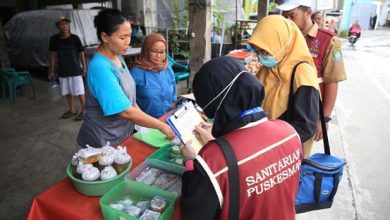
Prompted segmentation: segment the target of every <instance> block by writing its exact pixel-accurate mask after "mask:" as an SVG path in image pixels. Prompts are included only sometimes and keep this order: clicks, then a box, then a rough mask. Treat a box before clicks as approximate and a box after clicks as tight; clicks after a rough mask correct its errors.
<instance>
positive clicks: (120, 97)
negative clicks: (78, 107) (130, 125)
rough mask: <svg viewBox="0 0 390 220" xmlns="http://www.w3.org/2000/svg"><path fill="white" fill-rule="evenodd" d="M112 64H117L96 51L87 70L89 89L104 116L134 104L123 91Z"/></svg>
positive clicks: (119, 111)
mask: <svg viewBox="0 0 390 220" xmlns="http://www.w3.org/2000/svg"><path fill="white" fill-rule="evenodd" d="M112 65H116V64H113V63H112V62H111V61H110V60H109V59H108V58H106V57H105V56H103V55H101V54H99V53H95V54H94V55H93V57H92V60H91V62H90V63H89V65H88V71H87V83H88V87H89V91H90V92H91V95H93V96H94V97H95V98H96V99H97V100H98V102H99V105H100V107H101V109H102V110H103V114H104V116H109V115H114V114H117V113H121V112H123V111H124V110H126V109H128V108H129V107H130V106H131V105H132V103H131V101H130V100H129V98H128V97H127V96H126V94H125V93H124V92H123V90H122V87H121V86H120V80H119V77H118V75H117V74H116V72H115V70H114V67H113V66H112ZM118 68H123V67H118Z"/></svg>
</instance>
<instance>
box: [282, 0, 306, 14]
mask: <svg viewBox="0 0 390 220" xmlns="http://www.w3.org/2000/svg"><path fill="white" fill-rule="evenodd" d="M299 6H306V7H309V8H311V7H312V0H285V1H284V3H283V4H280V5H279V6H278V7H277V8H278V9H279V10H282V11H290V10H293V9H295V8H298V7H299Z"/></svg>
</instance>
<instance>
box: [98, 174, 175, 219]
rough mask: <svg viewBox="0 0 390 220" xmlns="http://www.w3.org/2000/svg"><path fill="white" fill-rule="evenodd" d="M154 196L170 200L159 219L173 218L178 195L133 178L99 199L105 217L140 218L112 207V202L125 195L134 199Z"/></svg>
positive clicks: (149, 198)
mask: <svg viewBox="0 0 390 220" xmlns="http://www.w3.org/2000/svg"><path fill="white" fill-rule="evenodd" d="M154 196H161V197H163V198H165V199H166V200H167V201H168V206H167V207H166V208H165V210H164V211H163V212H162V213H161V215H160V216H159V218H158V219H159V220H168V219H171V217H172V215H173V211H174V207H175V201H176V197H175V195H174V194H172V193H170V192H167V191H164V190H160V189H157V188H155V187H151V186H148V185H145V184H142V183H138V182H136V181H133V180H127V179H126V180H124V181H122V182H121V183H120V184H118V185H117V186H115V187H114V188H112V189H111V190H110V191H108V192H107V193H106V194H105V195H104V196H103V197H102V198H101V199H100V201H99V203H100V207H101V209H102V213H103V218H104V219H110V220H112V219H130V220H132V219H138V218H135V217H133V216H131V215H128V214H127V213H125V212H123V211H119V210H116V209H114V208H111V207H110V204H112V203H114V202H117V201H119V200H121V199H123V198H125V197H130V198H131V199H133V200H140V199H148V200H151V199H152V198H153V197H154Z"/></svg>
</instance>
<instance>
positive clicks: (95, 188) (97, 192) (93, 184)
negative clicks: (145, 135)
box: [66, 161, 133, 196]
mask: <svg viewBox="0 0 390 220" xmlns="http://www.w3.org/2000/svg"><path fill="white" fill-rule="evenodd" d="M132 162H133V161H130V163H129V166H128V167H127V168H126V170H125V171H123V172H122V173H120V174H119V175H117V176H116V177H114V178H111V179H108V180H97V181H85V180H81V179H79V178H76V177H74V176H73V173H72V167H71V165H70V164H68V166H67V167H66V174H67V175H68V177H69V178H70V179H71V180H72V182H73V185H74V186H75V187H76V189H77V191H78V192H79V193H81V194H83V195H86V196H102V195H104V194H105V193H106V192H107V191H108V190H110V189H111V188H112V187H114V186H115V185H117V184H118V183H120V182H121V181H122V180H123V179H124V178H125V175H126V174H128V173H129V171H130V168H131V165H132Z"/></svg>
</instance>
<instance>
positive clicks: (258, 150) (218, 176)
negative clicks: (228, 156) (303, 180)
mask: <svg viewBox="0 0 390 220" xmlns="http://www.w3.org/2000/svg"><path fill="white" fill-rule="evenodd" d="M224 137H225V138H226V140H227V141H228V142H229V143H230V144H231V145H232V147H233V151H234V153H235V155H236V157H237V161H238V165H239V177H240V207H239V208H240V219H284V220H288V219H295V206H294V201H295V197H296V194H297V191H298V184H299V170H300V164H301V161H302V158H303V154H302V147H301V141H300V139H299V136H298V134H297V133H296V131H295V130H294V129H293V128H292V127H291V126H290V125H289V124H287V123H286V122H284V121H281V120H275V121H268V120H267V121H265V122H262V123H261V124H259V125H256V126H254V127H250V128H245V129H240V130H235V131H233V132H231V133H229V134H227V135H225V136H224ZM199 156H200V157H201V159H198V161H199V163H200V164H201V165H202V167H203V168H204V169H205V170H206V173H207V174H208V176H209V177H210V180H211V182H212V183H213V186H214V189H215V191H216V193H217V196H218V198H219V199H220V204H221V214H220V219H228V210H229V181H228V173H227V165H226V161H225V158H224V156H223V153H222V151H221V150H220V148H219V146H217V144H216V143H215V142H210V143H209V144H207V145H206V146H205V147H203V148H202V150H201V151H200V153H199ZM199 156H198V157H197V158H199ZM202 159H203V161H201V160H202Z"/></svg>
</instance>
